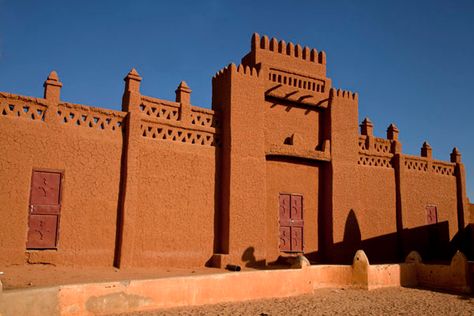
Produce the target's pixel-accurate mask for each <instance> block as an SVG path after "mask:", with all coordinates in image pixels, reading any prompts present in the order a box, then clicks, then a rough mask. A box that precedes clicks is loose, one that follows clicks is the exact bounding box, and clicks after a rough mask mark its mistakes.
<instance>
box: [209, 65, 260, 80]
mask: <svg viewBox="0 0 474 316" xmlns="http://www.w3.org/2000/svg"><path fill="white" fill-rule="evenodd" d="M232 71H234V72H236V73H238V74H241V75H246V76H249V77H259V75H260V71H259V69H258V68H255V67H251V66H249V65H244V64H239V65H238V66H237V65H236V64H234V63H231V64H229V65H227V67H224V68H222V69H221V70H219V71H218V72H217V73H216V74H215V75H214V76H213V77H212V80H215V79H218V78H220V77H224V76H229V75H230V73H231V72H232Z"/></svg>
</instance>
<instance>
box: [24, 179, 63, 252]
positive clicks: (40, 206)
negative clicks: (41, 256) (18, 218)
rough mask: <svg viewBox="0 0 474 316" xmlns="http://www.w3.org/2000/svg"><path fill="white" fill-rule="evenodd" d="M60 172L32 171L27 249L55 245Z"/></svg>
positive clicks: (59, 206)
mask: <svg viewBox="0 0 474 316" xmlns="http://www.w3.org/2000/svg"><path fill="white" fill-rule="evenodd" d="M61 177H62V175H61V173H59V172H48V171H33V176H32V178H31V193H30V208H29V214H28V240H27V242H26V248H28V249H53V248H56V247H57V241H58V240H57V239H58V230H59V218H60V217H59V216H60V212H61Z"/></svg>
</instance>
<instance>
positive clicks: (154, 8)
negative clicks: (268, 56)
mask: <svg viewBox="0 0 474 316" xmlns="http://www.w3.org/2000/svg"><path fill="white" fill-rule="evenodd" d="M253 32H258V33H260V34H261V35H262V34H266V35H268V36H275V37H277V38H279V39H284V40H286V41H293V42H296V43H300V44H302V45H307V46H310V47H315V48H317V49H318V50H324V51H326V53H327V67H328V76H329V77H330V78H331V79H332V80H333V85H334V86H335V87H338V88H344V89H349V90H353V91H357V92H358V93H359V115H360V120H362V119H363V118H364V117H365V116H368V117H370V119H371V120H372V122H373V123H374V125H375V134H376V135H377V136H384V135H385V129H386V128H387V126H388V125H389V124H390V123H392V122H393V123H395V124H396V125H397V126H398V128H399V129H400V139H401V141H402V143H403V150H404V152H406V153H409V154H416V155H418V154H419V148H420V147H421V145H422V143H423V141H425V140H427V141H428V142H429V143H430V144H431V146H432V147H433V155H434V157H435V158H437V159H443V160H448V159H449V153H450V152H451V150H452V148H453V147H454V146H457V147H458V148H459V149H460V151H461V153H462V155H463V162H464V163H465V165H466V168H467V184H468V195H469V196H470V198H471V200H474V146H473V145H474V131H473V125H474V115H473V114H474V109H473V108H474V79H473V76H474V1H472V0H471V1H463V0H457V1H288V0H287V1H275V0H274V1H257V0H254V1H218V0H215V1H186V0H181V1H167V2H165V1H119V0H116V1H86V0H82V1H53V0H48V1H26V0H25V1H22V0H0V91H8V92H12V93H19V94H25V95H32V96H42V83H43V81H44V80H45V78H46V76H47V74H48V73H49V71H50V70H53V69H54V70H57V71H58V73H59V76H60V79H61V81H62V82H63V84H64V87H63V90H62V99H64V100H67V101H70V102H75V103H84V104H89V105H95V106H101V107H107V108H113V109H119V106H120V103H121V95H122V90H123V81H122V79H123V77H124V76H125V75H126V73H127V72H128V71H129V70H130V68H131V67H136V68H137V70H138V71H139V73H140V74H141V75H142V76H143V78H144V80H143V82H142V92H143V93H144V94H146V95H151V96H155V97H159V98H165V99H173V98H174V90H175V88H176V86H177V85H178V83H179V82H180V81H181V80H186V81H187V83H188V84H189V86H190V87H191V88H192V89H193V94H192V102H193V104H196V105H200V106H204V107H209V106H210V100H211V77H212V76H213V75H214V73H215V72H217V71H218V70H219V69H220V68H222V67H223V66H225V65H227V64H229V63H230V62H239V61H240V58H241V57H243V56H244V55H245V54H246V53H247V52H248V50H249V48H250V37H251V34H252V33H253Z"/></svg>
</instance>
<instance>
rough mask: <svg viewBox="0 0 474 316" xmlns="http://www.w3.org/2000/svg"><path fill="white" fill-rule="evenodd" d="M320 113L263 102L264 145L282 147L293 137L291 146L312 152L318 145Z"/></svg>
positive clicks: (278, 103) (319, 141)
mask: <svg viewBox="0 0 474 316" xmlns="http://www.w3.org/2000/svg"><path fill="white" fill-rule="evenodd" d="M320 116H321V115H320V113H319V111H316V110H308V109H305V108H298V107H294V106H291V107H290V106H288V105H287V104H286V105H285V104H283V103H282V102H278V101H275V102H268V101H267V102H265V144H266V146H267V147H268V146H270V145H280V146H281V145H283V144H284V142H285V140H286V141H289V138H290V137H292V136H293V135H294V136H293V139H292V141H293V146H294V147H298V148H300V149H304V150H314V149H315V148H316V146H318V145H320V143H321V140H320V134H321V133H320V125H322V124H320Z"/></svg>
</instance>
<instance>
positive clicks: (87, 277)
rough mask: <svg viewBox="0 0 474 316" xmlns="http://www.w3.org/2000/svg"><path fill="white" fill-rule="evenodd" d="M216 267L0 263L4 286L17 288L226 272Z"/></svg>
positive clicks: (0, 277)
mask: <svg viewBox="0 0 474 316" xmlns="http://www.w3.org/2000/svg"><path fill="white" fill-rule="evenodd" d="M225 271H226V270H223V269H216V268H194V269H176V268H175V269H172V268H168V269H166V268H134V269H120V270H119V269H115V268H113V267H86V268H80V267H56V266H53V265H44V264H34V265H12V266H7V267H1V266H0V272H3V274H1V273H0V280H1V281H2V283H3V289H4V290H12V289H18V288H31V287H46V286H55V285H65V284H78V283H91V282H108V281H120V280H137V279H138V280H140V279H155V278H162V277H171V276H184V275H193V274H208V273H220V272H225Z"/></svg>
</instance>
